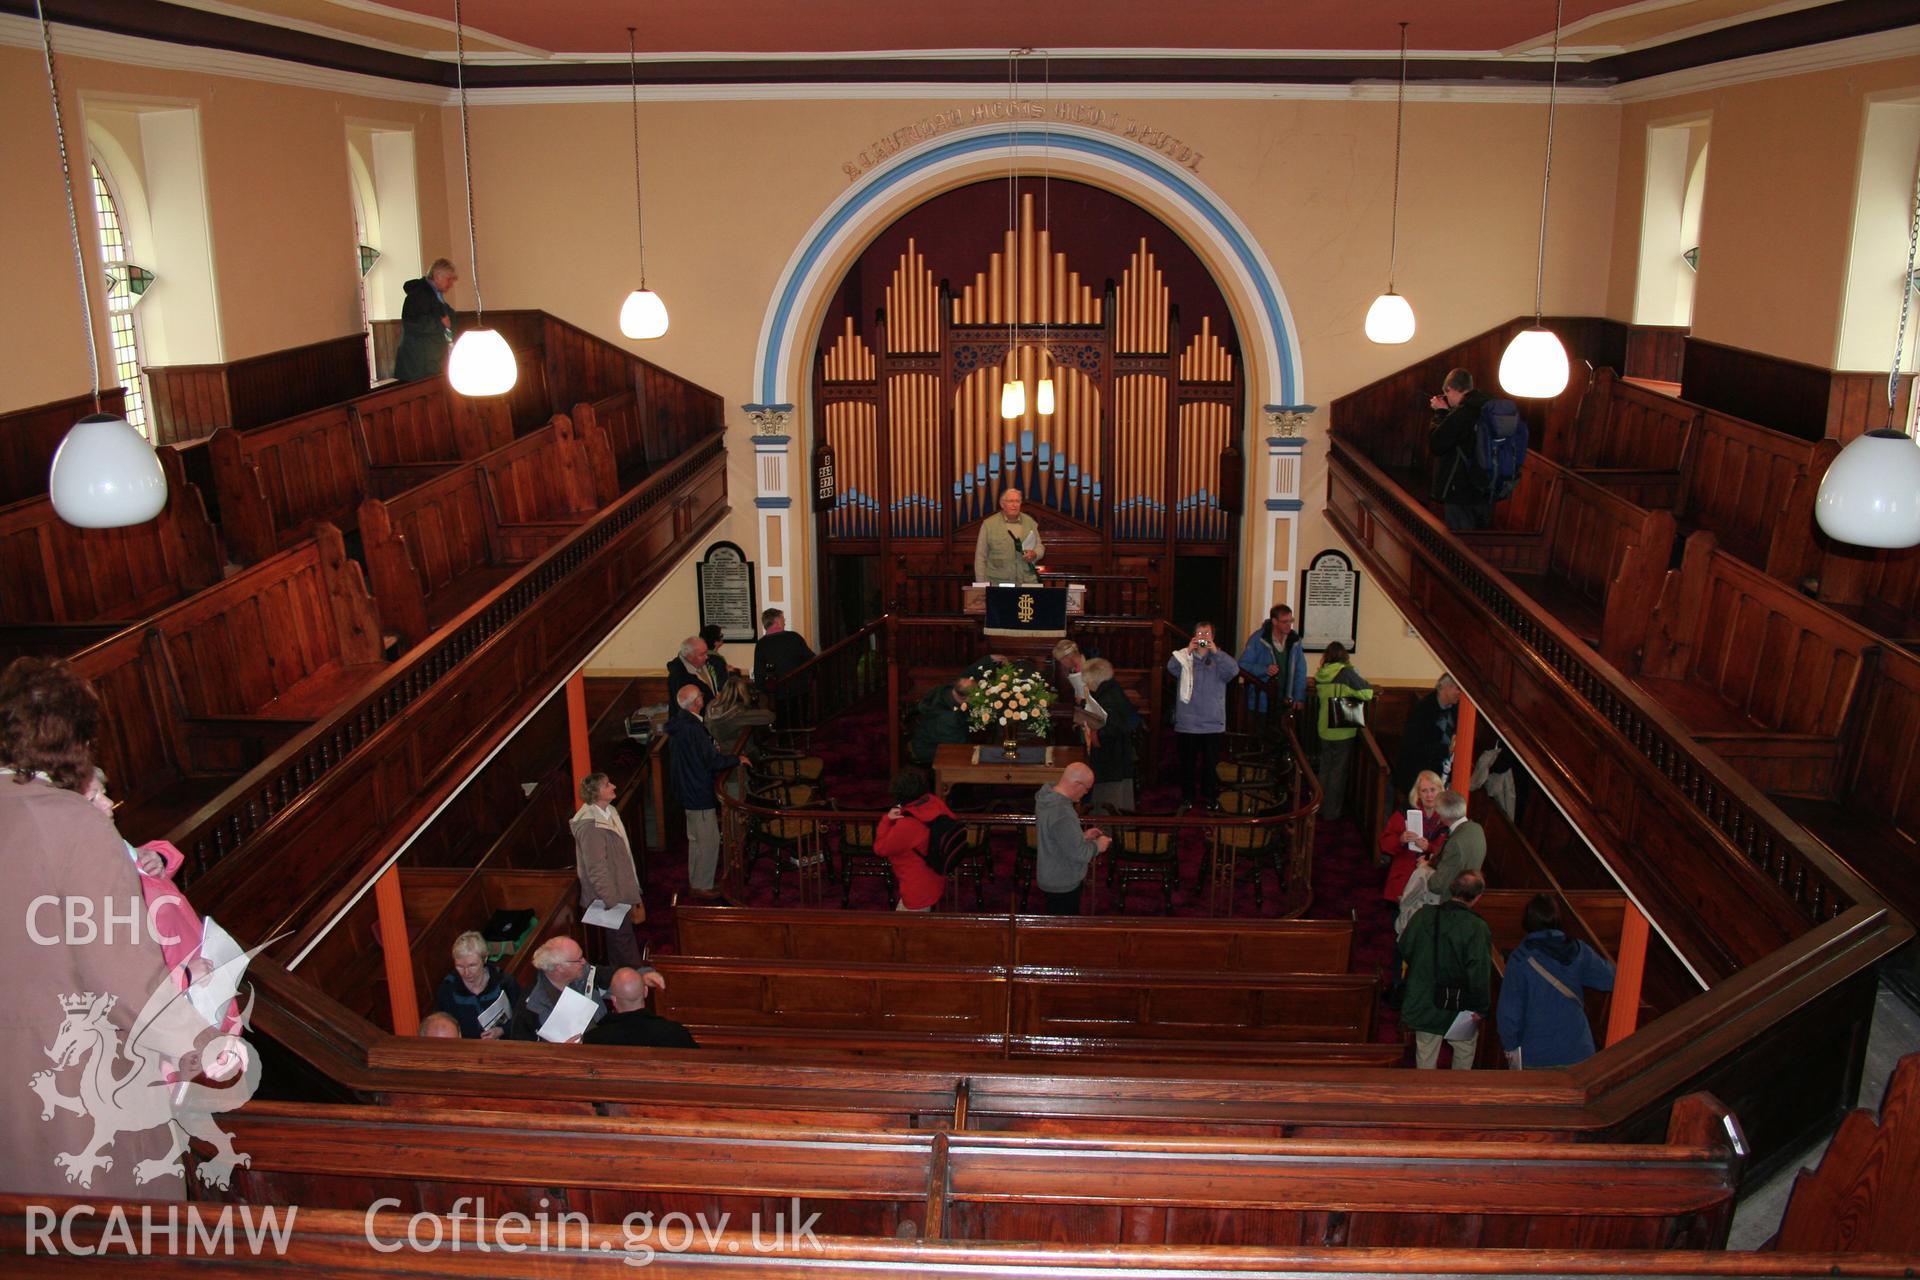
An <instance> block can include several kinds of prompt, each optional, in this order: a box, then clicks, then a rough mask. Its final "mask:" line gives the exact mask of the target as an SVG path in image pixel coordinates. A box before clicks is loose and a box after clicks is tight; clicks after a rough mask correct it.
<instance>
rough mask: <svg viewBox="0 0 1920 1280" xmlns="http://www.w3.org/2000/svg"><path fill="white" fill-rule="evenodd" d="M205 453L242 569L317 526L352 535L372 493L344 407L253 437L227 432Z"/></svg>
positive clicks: (211, 442)
mask: <svg viewBox="0 0 1920 1280" xmlns="http://www.w3.org/2000/svg"><path fill="white" fill-rule="evenodd" d="M207 452H208V454H209V455H210V456H211V458H212V461H213V479H214V487H215V490H216V491H217V492H218V494H219V496H220V519H221V523H222V526H223V527H224V528H225V530H226V533H227V538H228V541H229V542H230V543H231V544H232V546H233V552H234V554H235V555H236V556H237V557H238V558H239V559H240V560H241V561H242V562H243V563H247V564H251V563H253V562H255V561H259V560H264V559H266V558H267V557H268V556H270V555H272V554H273V553H274V552H276V551H278V550H280V548H281V547H283V546H288V545H290V544H292V543H294V542H296V541H298V540H299V539H301V538H303V537H305V536H306V534H307V530H308V529H310V528H311V527H312V526H313V524H314V523H315V522H316V521H321V520H325V521H329V522H331V523H333V524H335V525H337V526H339V527H340V528H343V529H351V528H352V527H353V523H354V520H355V518H356V517H357V514H358V508H359V505H360V500H361V499H362V498H364V497H365V496H366V494H367V461H366V458H365V457H364V456H363V454H362V451H361V448H360V445H359V443H358V441H357V440H356V439H355V437H354V430H353V422H352V414H351V412H350V410H349V408H348V406H346V405H344V404H337V405H330V406H328V407H327V408H325V409H316V410H314V411H313V412H311V413H303V414H301V415H299V416H298V417H294V418H288V419H286V420H284V421H282V422H276V423H273V424H271V425H269V426H264V427H255V428H253V429H251V430H248V431H236V430H234V429H233V428H232V427H222V428H220V429H219V430H218V431H215V432H214V433H213V436H212V438H211V439H210V440H208V441H207Z"/></svg>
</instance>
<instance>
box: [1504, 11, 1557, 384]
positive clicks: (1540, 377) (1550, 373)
mask: <svg viewBox="0 0 1920 1280" xmlns="http://www.w3.org/2000/svg"><path fill="white" fill-rule="evenodd" d="M1564 6H1565V0H1554V6H1553V74H1552V78H1551V79H1550V80H1549V81H1548V82H1547V164H1546V172H1545V174H1544V175H1543V176H1542V177H1541V180H1540V256H1539V259H1538V261H1537V262H1536V263H1535V264H1534V269H1533V327H1532V328H1528V329H1522V330H1521V331H1520V332H1519V333H1517V334H1515V335H1514V337H1513V341H1512V342H1510V343H1508V344H1507V350H1506V354H1504V355H1502V356H1501V357H1500V389H1501V390H1503V391H1505V392H1506V393H1507V394H1508V395H1510V396H1514V397H1517V398H1520V399H1526V400H1545V399H1547V398H1549V397H1551V396H1557V395H1559V394H1560V393H1561V392H1562V391H1564V390H1566V389H1567V349H1566V348H1565V347H1563V346H1561V345H1560V339H1559V338H1557V337H1555V336H1554V335H1553V332H1552V331H1551V330H1549V329H1548V328H1547V327H1546V326H1545V325H1544V324H1542V323H1541V322H1540V317H1541V315H1542V314H1543V312H1542V306H1543V303H1542V297H1543V295H1544V290H1545V288H1546V279H1547V194H1548V193H1549V192H1550V191H1552V189H1553V113H1554V107H1555V106H1556V105H1557V103H1558V99H1559V92H1560V19H1561V15H1562V13H1563V12H1564Z"/></svg>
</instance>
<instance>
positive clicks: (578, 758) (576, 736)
mask: <svg viewBox="0 0 1920 1280" xmlns="http://www.w3.org/2000/svg"><path fill="white" fill-rule="evenodd" d="M567 746H568V748H569V750H570V752H571V754H572V757H573V785H574V787H575V788H578V787H579V785H580V779H582V778H584V777H586V776H587V775H588V774H590V773H592V772H593V751H592V749H591V748H590V747H589V745H588V743H587V677H586V673H585V672H583V671H576V672H574V673H573V675H572V676H571V677H570V678H569V679H568V680H567ZM577 794H578V793H577V792H576V796H577Z"/></svg>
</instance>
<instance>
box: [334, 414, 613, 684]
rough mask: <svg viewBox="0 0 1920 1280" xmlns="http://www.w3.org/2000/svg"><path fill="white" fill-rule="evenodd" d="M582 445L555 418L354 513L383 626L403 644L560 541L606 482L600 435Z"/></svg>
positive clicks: (600, 499)
mask: <svg viewBox="0 0 1920 1280" xmlns="http://www.w3.org/2000/svg"><path fill="white" fill-rule="evenodd" d="M592 435H593V436H594V437H595V438H596V439H599V440H600V441H601V443H600V445H599V447H598V448H597V449H590V448H589V447H587V446H586V445H585V444H583V443H582V442H581V441H579V440H578V439H576V434H575V431H574V429H573V427H572V425H571V424H570V423H568V421H567V419H565V418H564V417H560V418H555V419H554V420H553V421H551V422H549V423H548V424H547V425H546V426H544V427H542V428H540V430H538V431H535V432H533V433H531V434H530V435H526V436H522V437H521V438H520V439H518V440H515V441H513V442H512V443H510V444H507V445H503V446H502V447H500V448H498V449H495V450H493V451H492V452H490V453H487V454H484V455H482V456H481V457H480V458H478V459H475V460H474V461H473V462H470V463H462V464H457V465H455V466H454V467H453V469H451V470H449V471H447V472H446V473H445V474H443V475H441V476H438V477H436V478H434V479H432V480H429V481H427V482H426V483H424V484H420V485H416V486H414V487H413V488H411V489H408V490H407V491H406V492H404V493H401V494H399V495H397V496H395V497H392V498H388V499H382V498H379V497H369V498H367V499H366V500H365V501H363V502H362V503H360V507H359V525H360V538H361V546H362V549H363V552H364V554H365V556H366V561H367V572H368V576H369V578H370V579H371V580H372V584H373V593H374V597H375V599H376V600H377V601H378V602H379V606H380V616H381V619H382V621H383V622H384V623H385V624H386V625H387V626H389V627H391V628H392V629H393V630H394V631H395V632H396V633H398V635H399V637H400V639H401V642H402V644H403V645H404V646H406V647H411V646H413V645H416V644H418V643H420V642H421V641H422V640H424V639H426V637H427V636H428V635H429V634H430V633H432V632H433V631H435V630H437V629H438V628H439V627H441V626H442V625H444V624H445V623H447V622H449V621H451V620H452V619H453V618H454V617H456V616H457V615H459V614H460V612H461V611H462V610H464V609H466V608H467V606H469V605H471V604H472V603H473V602H474V601H475V600H478V599H479V598H480V597H482V596H484V595H486V594H487V592H489V591H491V590H492V589H493V588H494V587H496V586H498V585H499V584H500V583H501V582H503V581H504V580H505V579H507V578H508V577H509V576H511V575H512V573H513V571H514V570H515V568H517V567H518V566H520V565H523V564H525V563H526V562H527V561H529V560H532V559H534V558H535V557H537V556H539V555H540V554H541V553H542V552H544V551H546V550H547V549H548V548H549V547H551V546H553V545H554V544H555V543H557V542H559V541H560V540H561V539H562V538H564V537H565V536H566V535H567V534H568V533H570V532H571V531H572V530H573V529H575V528H577V527H578V526H579V524H580V522H581V521H582V520H584V519H586V517H587V516H588V515H590V514H591V513H592V512H593V511H595V510H597V509H598V508H599V507H600V506H601V505H602V504H603V503H604V502H609V501H611V500H612V499H613V497H614V494H613V492H612V489H613V486H614V480H613V475H612V467H611V463H610V460H608V459H607V458H606V457H605V446H604V439H603V438H602V437H600V433H599V432H598V430H597V429H595V430H594V431H593V432H592Z"/></svg>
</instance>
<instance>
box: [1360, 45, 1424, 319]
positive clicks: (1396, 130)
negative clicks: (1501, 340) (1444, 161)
mask: <svg viewBox="0 0 1920 1280" xmlns="http://www.w3.org/2000/svg"><path fill="white" fill-rule="evenodd" d="M1398 102H1399V105H1398V106H1396V107H1395V108H1394V113H1393V221H1392V223H1391V224H1390V225H1391V227H1392V230H1391V231H1390V232H1389V233H1388V235H1387V291H1386V292H1385V293H1383V294H1381V295H1380V296H1379V297H1377V298H1375V299H1374V300H1373V305H1372V306H1370V307H1368V308H1367V338H1368V340H1369V341H1371V342H1378V343H1380V344H1381V345H1382V346H1398V345H1399V344H1401V343H1403V342H1409V341H1411V340H1412V338H1413V308H1412V307H1410V306H1408V305H1407V300H1406V299H1405V298H1403V297H1401V296H1400V295H1399V294H1397V293H1395V292H1394V291H1393V276H1394V272H1395V270H1396V269H1397V268H1398V267H1399V265H1400V143H1401V140H1402V139H1403V138H1404V136H1405V132H1406V120H1407V24H1406V23H1404V22H1403V23H1401V24H1400V96H1399V99H1398Z"/></svg>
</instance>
